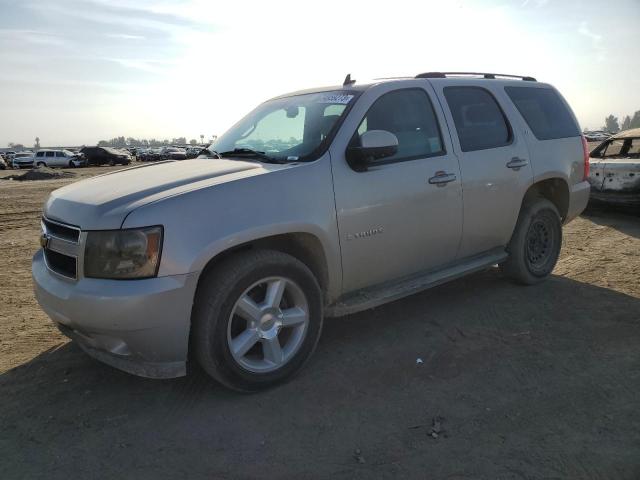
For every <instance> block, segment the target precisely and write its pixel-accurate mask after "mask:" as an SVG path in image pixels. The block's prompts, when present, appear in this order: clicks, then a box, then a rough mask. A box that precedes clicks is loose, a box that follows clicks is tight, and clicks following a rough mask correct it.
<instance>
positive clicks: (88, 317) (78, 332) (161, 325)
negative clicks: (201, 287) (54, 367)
mask: <svg viewBox="0 0 640 480" xmlns="http://www.w3.org/2000/svg"><path fill="white" fill-rule="evenodd" d="M32 274H33V282H34V289H35V295H36V299H37V300H38V303H39V304H40V306H41V307H42V309H43V310H44V311H45V313H46V314H47V315H49V317H50V318H51V319H52V320H53V322H54V323H55V324H56V325H57V326H58V327H59V328H60V330H61V331H62V333H64V334H65V335H67V336H68V337H70V338H72V339H73V340H74V341H75V342H77V343H78V344H79V346H80V347H81V348H82V349H83V350H84V351H85V352H86V353H88V354H89V355H91V356H92V357H94V358H96V359H98V360H100V361H102V362H104V363H107V364H109V365H111V366H113V367H115V368H118V369H120V370H124V371H126V372H129V373H132V374H134V375H140V376H143V377H149V378H173V377H180V376H183V375H185V374H186V361H187V354H188V345H189V329H190V323H191V322H190V319H191V306H192V304H193V297H194V294H195V290H196V285H197V282H198V275H197V274H196V273H190V274H186V275H174V276H167V277H158V278H150V279H144V280H102V279H94V278H81V279H79V280H77V281H74V280H68V279H66V278H64V277H61V276H59V275H57V274H55V273H54V272H51V271H50V270H49V269H48V268H47V266H46V265H45V262H44V256H43V253H42V250H40V251H38V252H37V253H36V254H35V255H34V257H33V262H32Z"/></svg>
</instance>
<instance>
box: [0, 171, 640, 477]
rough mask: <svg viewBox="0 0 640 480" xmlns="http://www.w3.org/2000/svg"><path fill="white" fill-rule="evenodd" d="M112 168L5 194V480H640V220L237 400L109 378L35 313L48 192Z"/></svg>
mask: <svg viewBox="0 0 640 480" xmlns="http://www.w3.org/2000/svg"><path fill="white" fill-rule="evenodd" d="M109 170H110V168H106V167H102V168H90V169H78V170H73V173H75V174H77V176H76V177H75V178H72V179H69V178H66V179H60V180H44V181H43V180H40V181H32V182H17V181H9V180H0V251H1V252H2V254H1V255H0V288H1V292H2V302H1V303H0V326H1V327H2V328H1V329H0V406H1V408H0V478H2V479H22V478H25V479H27V478H28V479H38V478H46V479H57V478H60V479H62V478H64V479H66V478H83V479H94V478H138V479H143V478H144V479H146V478H149V479H160V478H167V479H176V478H189V479H199V478H203V479H204V478H206V479H218V478H247V479H249V478H290V479H304V478H424V479H436V478H437V479H440V478H446V479H538V478H540V479H542V478H544V479H560V478H562V479H564V478H572V479H574V478H575V479H586V478H593V479H618V478H620V479H638V478H640V409H639V408H638V407H639V405H640V354H639V353H638V352H639V349H638V348H639V347H638V346H639V345H640V256H639V252H640V217H638V216H637V214H635V213H631V212H622V211H618V210H611V209H603V208H596V209H594V208H591V209H590V210H588V211H587V213H586V214H585V215H583V216H582V217H580V218H578V219H577V220H575V221H574V222H572V223H571V224H569V225H568V226H567V227H566V228H565V230H564V234H565V237H564V245H563V250H562V256H561V259H560V262H559V264H558V266H557V268H556V270H555V272H554V275H553V276H552V278H551V279H550V280H549V281H547V282H546V283H543V284H541V285H538V286H534V287H521V286H517V285H514V284H512V283H510V282H509V281H507V280H505V279H504V278H502V277H501V275H500V274H499V272H497V271H496V270H491V271H487V272H484V273H480V274H476V275H473V276H470V277H467V278H465V279H462V280H459V281H456V282H453V283H450V284H447V285H443V286H440V287H437V288H435V289H432V290H430V291H427V292H424V293H422V294H418V295H415V296H412V297H410V298H407V299H404V300H401V301H398V302H395V303H392V304H389V305H386V306H384V307H380V308H377V309H375V310H371V311H367V312H363V313H360V314H357V315H352V316H350V317H346V318H342V319H331V320H328V321H327V322H326V323H325V330H324V332H323V336H322V339H321V340H320V344H319V347H318V350H317V351H316V354H315V356H314V357H313V359H312V360H311V361H310V362H309V364H308V365H307V367H306V368H305V369H304V370H303V371H302V372H301V373H300V375H298V376H297V377H296V378H295V379H294V380H293V381H291V382H290V383H288V384H286V385H284V386H282V387H279V388H277V389H274V390H271V391H268V392H264V393H261V394H257V395H238V394H234V393H231V392H229V391H227V390H225V389H223V388H221V387H219V386H218V385H216V384H215V383H213V382H211V381H209V380H208V378H207V377H206V376H205V375H204V374H203V373H202V372H201V371H199V370H198V369H196V368H194V369H193V371H192V372H191V374H190V375H189V376H187V377H185V378H181V379H176V380H166V381H158V380H147V379H142V378H137V377H134V376H131V375H128V374H125V373H122V372H119V371H117V370H115V369H113V368H110V367H108V366H105V365H102V364H100V363H98V362H97V361H94V360H92V359H91V358H89V357H88V356H86V355H85V354H84V353H82V352H81V351H80V350H79V349H78V348H77V347H75V346H74V345H72V344H70V343H69V342H68V341H67V340H66V339H64V338H63V337H62V336H61V335H59V334H58V333H57V332H56V330H55V329H54V328H53V327H52V325H51V324H50V322H49V320H48V319H47V318H46V316H45V315H44V313H43V312H42V311H41V310H40V309H39V307H38V306H37V304H36V302H35V300H34V297H33V293H32V288H31V278H30V259H31V256H32V254H33V253H34V251H35V250H36V249H37V248H38V235H39V216H40V214H41V206H42V204H43V202H44V200H45V198H46V196H47V195H48V193H49V192H50V191H52V190H53V189H55V188H58V187H60V186H62V185H65V184H67V183H69V182H71V181H75V180H76V179H77V178H79V177H84V176H88V175H94V174H96V173H101V172H106V171H109ZM13 173H14V172H10V171H7V172H0V177H6V176H8V175H11V174H13ZM418 358H420V359H421V360H422V363H417V359H418Z"/></svg>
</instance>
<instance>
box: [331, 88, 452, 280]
mask: <svg viewBox="0 0 640 480" xmlns="http://www.w3.org/2000/svg"><path fill="white" fill-rule="evenodd" d="M414 85H415V86H414V87H413V88H403V89H397V87H396V88H395V89H394V88H393V84H391V85H388V84H387V85H385V84H382V85H379V86H377V87H373V88H371V89H369V90H368V91H367V92H365V93H364V94H363V95H362V97H361V98H360V99H359V101H358V103H357V104H356V105H355V107H354V108H353V110H352V111H351V112H350V114H349V117H348V118H347V120H346V121H345V123H344V125H343V126H342V128H341V130H340V134H339V136H338V137H337V138H336V141H334V143H333V145H332V149H331V161H332V167H333V171H334V189H335V199H336V211H337V220H338V229H339V233H340V246H341V251H342V268H343V291H344V292H349V291H353V290H356V289H360V288H364V287H367V286H371V285H375V284H378V283H381V282H384V281H388V280H392V279H396V278H400V277H403V276H406V275H410V274H412V273H416V272H419V271H424V270H429V269H433V268H437V267H439V266H441V265H444V264H446V263H449V262H452V261H453V260H454V259H455V257H456V253H457V250H458V244H459V241H460V236H461V233H462V191H461V186H460V172H459V169H458V162H457V159H456V157H455V156H454V154H453V151H452V148H451V143H450V139H449V135H448V132H447V127H446V124H445V123H444V118H443V116H442V112H441V110H440V109H439V107H437V108H434V105H435V106H437V105H438V103H437V102H434V101H433V99H432V96H431V94H430V93H429V92H428V91H427V90H426V89H425V88H424V87H425V86H427V85H426V84H425V83H424V81H416V82H415V84H414ZM369 130H386V131H388V132H391V133H393V134H394V135H396V137H397V138H398V152H397V153H396V154H395V155H394V156H393V157H389V158H385V159H382V160H380V161H379V162H377V163H375V164H373V165H371V166H370V167H369V168H368V169H367V170H366V171H356V170H354V169H352V168H351V167H350V166H349V165H348V163H347V161H346V158H345V150H346V147H347V145H348V144H350V143H351V142H354V143H357V142H358V141H359V136H360V135H361V134H362V133H364V132H366V131H369Z"/></svg>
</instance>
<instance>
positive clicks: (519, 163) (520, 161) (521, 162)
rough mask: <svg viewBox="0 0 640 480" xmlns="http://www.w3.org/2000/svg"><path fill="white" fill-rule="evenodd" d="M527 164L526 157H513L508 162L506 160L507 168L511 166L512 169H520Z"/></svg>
mask: <svg viewBox="0 0 640 480" xmlns="http://www.w3.org/2000/svg"><path fill="white" fill-rule="evenodd" d="M527 165H529V162H528V161H527V159H526V158H520V157H513V158H512V159H511V160H509V162H507V168H512V169H514V170H516V171H517V170H520V169H521V168H522V167H526V166H527Z"/></svg>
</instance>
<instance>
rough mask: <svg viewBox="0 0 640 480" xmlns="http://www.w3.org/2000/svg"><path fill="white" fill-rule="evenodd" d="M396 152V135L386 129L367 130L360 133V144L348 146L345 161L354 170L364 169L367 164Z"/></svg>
mask: <svg viewBox="0 0 640 480" xmlns="http://www.w3.org/2000/svg"><path fill="white" fill-rule="evenodd" d="M397 152H398V137H396V136H395V135H394V134H393V133H391V132H387V131H386V130H369V131H368V132H364V133H363V134H362V135H360V146H353V147H348V148H347V152H346V157H347V161H348V162H349V165H351V167H352V168H353V169H354V170H357V171H363V170H366V169H367V167H368V165H369V164H371V163H373V162H375V161H376V160H381V159H383V158H388V157H392V156H393V155H395V154H396V153H397Z"/></svg>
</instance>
